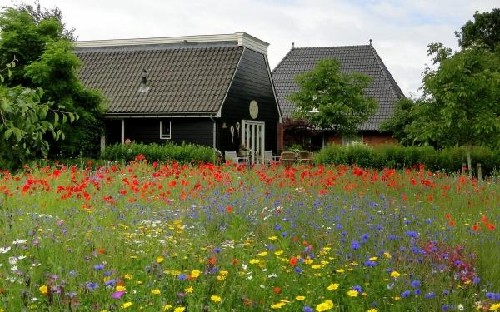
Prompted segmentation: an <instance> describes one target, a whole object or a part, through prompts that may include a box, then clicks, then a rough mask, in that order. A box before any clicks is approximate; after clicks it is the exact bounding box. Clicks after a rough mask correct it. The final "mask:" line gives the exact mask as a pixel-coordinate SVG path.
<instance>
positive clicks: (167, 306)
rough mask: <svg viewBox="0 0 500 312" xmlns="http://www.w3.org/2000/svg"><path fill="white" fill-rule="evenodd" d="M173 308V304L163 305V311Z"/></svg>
mask: <svg viewBox="0 0 500 312" xmlns="http://www.w3.org/2000/svg"><path fill="white" fill-rule="evenodd" d="M172 308H173V307H172V305H171V304H166V305H164V306H163V311H168V310H170V309H172Z"/></svg>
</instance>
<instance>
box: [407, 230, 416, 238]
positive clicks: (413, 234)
mask: <svg viewBox="0 0 500 312" xmlns="http://www.w3.org/2000/svg"><path fill="white" fill-rule="evenodd" d="M405 234H406V236H408V237H411V238H418V232H416V231H406V233H405Z"/></svg>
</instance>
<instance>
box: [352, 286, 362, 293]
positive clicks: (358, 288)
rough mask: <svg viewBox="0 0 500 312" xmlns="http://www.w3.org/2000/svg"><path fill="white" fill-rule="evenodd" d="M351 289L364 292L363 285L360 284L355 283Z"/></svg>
mask: <svg viewBox="0 0 500 312" xmlns="http://www.w3.org/2000/svg"><path fill="white" fill-rule="evenodd" d="M351 289H353V290H355V291H357V292H358V293H362V292H363V287H361V286H359V285H354V286H352V287H351Z"/></svg>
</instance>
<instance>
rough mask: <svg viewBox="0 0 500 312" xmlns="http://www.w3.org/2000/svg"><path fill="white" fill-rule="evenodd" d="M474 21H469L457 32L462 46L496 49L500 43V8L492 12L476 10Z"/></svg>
mask: <svg viewBox="0 0 500 312" xmlns="http://www.w3.org/2000/svg"><path fill="white" fill-rule="evenodd" d="M473 17H474V21H467V23H465V24H464V25H463V26H462V28H461V30H460V31H459V32H455V35H456V36H457V38H458V44H459V45H460V46H461V47H464V48H466V47H471V46H483V47H486V48H487V49H489V50H490V51H494V50H495V49H496V48H498V47H499V43H500V8H494V9H493V10H492V11H491V12H483V13H479V12H476V13H475V14H474V16H473Z"/></svg>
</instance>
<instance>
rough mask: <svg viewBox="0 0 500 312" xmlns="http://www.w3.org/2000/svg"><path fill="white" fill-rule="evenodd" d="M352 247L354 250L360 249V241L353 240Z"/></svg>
mask: <svg viewBox="0 0 500 312" xmlns="http://www.w3.org/2000/svg"><path fill="white" fill-rule="evenodd" d="M351 247H352V249H353V250H358V249H359V242H358V241H352V243H351Z"/></svg>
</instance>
